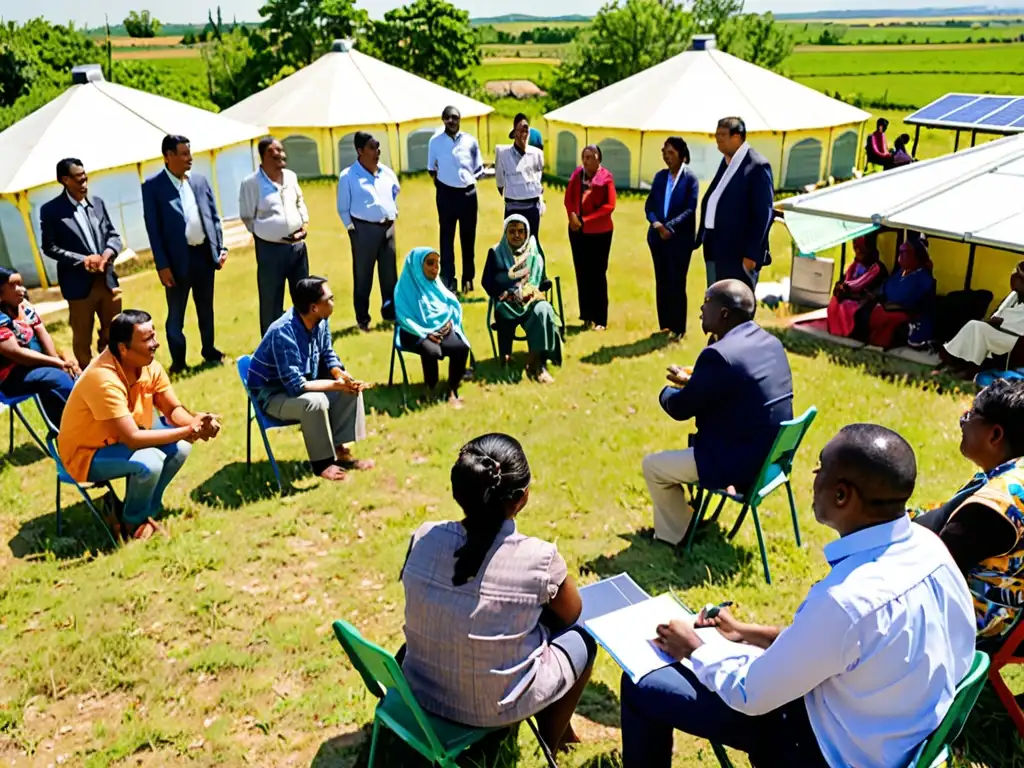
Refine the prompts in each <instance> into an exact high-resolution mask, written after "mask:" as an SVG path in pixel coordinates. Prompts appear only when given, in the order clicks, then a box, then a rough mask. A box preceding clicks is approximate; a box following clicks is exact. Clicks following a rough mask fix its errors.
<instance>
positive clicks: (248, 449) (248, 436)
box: [245, 398, 252, 472]
mask: <svg viewBox="0 0 1024 768" xmlns="http://www.w3.org/2000/svg"><path fill="white" fill-rule="evenodd" d="M250 469H252V401H251V400H249V398H246V399H245V471H246V472H248V471H249V470H250Z"/></svg>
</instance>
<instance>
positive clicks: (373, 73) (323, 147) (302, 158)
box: [222, 41, 494, 176]
mask: <svg viewBox="0 0 1024 768" xmlns="http://www.w3.org/2000/svg"><path fill="white" fill-rule="evenodd" d="M449 105H451V106H454V107H457V108H458V109H459V111H460V112H461V113H462V119H463V127H464V128H465V129H466V130H469V131H472V132H474V133H476V134H477V135H478V137H479V138H480V140H481V144H482V145H483V144H485V143H486V131H481V127H482V126H485V125H486V121H484V120H483V118H486V116H487V115H489V114H490V113H491V112H493V111H494V108H493V107H491V106H489V105H487V104H484V103H483V102H480V101H476V100H475V99H471V98H469V97H468V96H463V95H462V94H460V93H456V92H455V91H452V90H449V89H447V88H443V87H442V86H440V85H437V84H436V83H432V82H430V81H429V80H424V79H423V78H422V77H418V76H417V75H414V74H412V73H410V72H406V71H405V70H404V69H399V68H398V67H393V66H391V65H390V64H385V63H384V62H383V61H380V60H378V59H375V58H373V57H372V56H367V55H366V54H364V53H360V52H359V51H357V50H354V49H353V48H352V47H351V45H350V44H349V43H347V42H345V41H337V42H336V43H335V44H334V49H333V50H332V51H331V52H330V53H326V54H324V55H323V56H321V57H320V58H319V59H317V60H316V61H315V62H313V63H312V64H310V65H309V66H307V67H304V68H302V69H300V70H299V71H298V72H296V73H295V74H293V75H290V76H288V77H286V78H285V79H284V80H281V81H280V82H277V83H274V85H272V86H270V87H269V88H265V89H264V90H262V91H260V92H259V93H255V94H253V95H252V96H250V97H248V98H247V99H243V100H242V101H240V102H239V103H238V104H235V105H234V106H233V107H230V108H228V109H226V110H225V111H224V112H223V113H222V114H223V115H225V116H226V117H230V118H232V119H234V120H241V121H243V122H248V123H254V124H259V125H267V126H270V131H271V132H272V133H273V134H274V135H275V136H277V137H278V138H280V139H282V141H283V143H284V145H285V149H286V150H287V152H288V157H289V160H288V162H289V166H290V167H291V168H292V169H293V170H294V171H295V172H296V173H297V174H298V175H299V176H319V175H325V176H326V175H332V174H337V173H340V172H341V170H342V169H343V168H346V167H348V166H349V165H351V164H352V163H353V162H355V149H354V147H353V146H352V136H353V134H354V133H355V131H357V130H366V131H369V132H370V133H373V134H375V135H376V136H377V137H378V139H379V140H380V142H381V160H382V161H383V162H384V163H385V164H386V165H389V166H390V167H392V168H393V169H395V170H398V171H415V170H424V169H425V168H426V166H427V159H426V146H427V142H428V141H429V140H430V137H431V136H432V135H433V134H434V132H435V131H436V130H437V129H439V128H440V127H441V111H442V110H443V109H444V108H445V107H446V106H449Z"/></svg>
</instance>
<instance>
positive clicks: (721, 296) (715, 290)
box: [700, 280, 757, 338]
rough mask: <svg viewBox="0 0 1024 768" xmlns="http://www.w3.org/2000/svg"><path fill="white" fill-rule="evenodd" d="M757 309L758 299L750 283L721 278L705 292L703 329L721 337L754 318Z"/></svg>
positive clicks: (702, 308)
mask: <svg viewBox="0 0 1024 768" xmlns="http://www.w3.org/2000/svg"><path fill="white" fill-rule="evenodd" d="M756 310H757V300H756V299H755V298H754V292H753V291H752V290H751V289H750V286H749V285H747V284H746V283H744V282H743V281H742V280H719V281H718V282H717V283H714V284H712V285H711V287H710V288H708V290H707V292H706V293H705V294H704V304H703V305H702V306H701V308H700V325H701V329H702V330H703V331H704V333H713V334H715V335H716V336H718V337H719V338H721V337H722V336H724V335H725V334H726V333H728V332H729V331H731V330H732V329H733V328H735V327H736V326H737V325H739V324H740V323H745V322H747V321H749V320H753V319H754V312H755V311H756Z"/></svg>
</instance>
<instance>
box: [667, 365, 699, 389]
mask: <svg viewBox="0 0 1024 768" xmlns="http://www.w3.org/2000/svg"><path fill="white" fill-rule="evenodd" d="M692 374H693V369H692V368H681V367H680V366H678V365H670V366H669V367H668V376H666V377H665V378H667V379H668V383H669V384H671V385H672V386H673V387H685V386H686V385H687V383H688V382H689V381H690V376H691V375H692Z"/></svg>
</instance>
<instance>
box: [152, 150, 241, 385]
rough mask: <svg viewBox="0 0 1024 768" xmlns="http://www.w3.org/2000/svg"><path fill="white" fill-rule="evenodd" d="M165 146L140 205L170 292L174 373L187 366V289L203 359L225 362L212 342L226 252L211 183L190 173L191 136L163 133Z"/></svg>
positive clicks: (160, 272) (169, 341)
mask: <svg viewBox="0 0 1024 768" xmlns="http://www.w3.org/2000/svg"><path fill="white" fill-rule="evenodd" d="M161 151H162V152H163V155H164V169H163V170H162V171H160V172H159V173H157V174H156V175H155V176H152V177H150V178H149V179H147V180H146V182H145V183H144V184H143V185H142V210H143V214H144V216H145V218H146V232H148V233H149V246H150V248H151V249H152V251H153V261H154V262H155V263H156V271H157V274H158V275H159V276H160V282H161V283H163V286H164V289H165V292H166V294H167V346H168V348H169V349H170V352H171V367H170V373H180V372H181V371H184V370H185V369H186V368H187V367H188V366H187V364H186V361H185V352H186V340H185V331H184V327H185V309H186V307H188V296H189V293H192V294H193V296H194V297H195V304H196V317H197V318H198V320H199V335H200V337H201V339H202V343H203V349H202V353H203V359H204V360H205V361H206V362H207V363H213V364H220V363H223V362H224V354H223V353H222V352H220V351H219V350H218V349H217V348H216V347H215V346H214V343H213V336H214V322H213V283H214V274H215V273H216V271H217V270H218V269H220V268H221V267H223V266H224V262H225V261H227V257H228V251H227V248H225V247H224V233H223V232H222V231H221V226H220V216H218V215H217V203H216V202H215V201H214V199H213V190H212V189H211V188H210V183H209V182H208V181H207V180H206V179H205V178H204V177H202V176H200V175H199V174H198V173H190V171H191V169H192V150H191V147H190V145H189V140H188V139H186V138H185V137H184V136H165V137H164V140H163V144H162V145H161Z"/></svg>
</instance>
